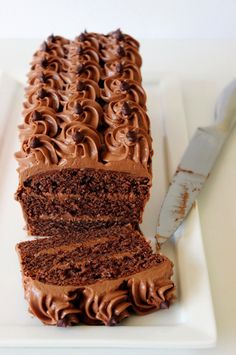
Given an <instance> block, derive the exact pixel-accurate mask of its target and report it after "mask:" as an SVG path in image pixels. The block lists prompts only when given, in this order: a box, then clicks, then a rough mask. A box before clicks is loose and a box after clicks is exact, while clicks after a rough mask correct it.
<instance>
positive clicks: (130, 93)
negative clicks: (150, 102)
mask: <svg viewBox="0 0 236 355" xmlns="http://www.w3.org/2000/svg"><path fill="white" fill-rule="evenodd" d="M101 97H102V98H103V100H104V101H106V102H109V101H111V100H112V101H113V100H123V99H128V100H131V101H134V102H136V103H137V104H139V105H140V106H142V107H145V104H146V94H145V91H144V90H143V88H142V86H141V85H140V84H138V83H137V81H134V80H130V79H126V80H122V79H118V78H112V77H111V78H107V79H105V81H104V89H103V90H101Z"/></svg>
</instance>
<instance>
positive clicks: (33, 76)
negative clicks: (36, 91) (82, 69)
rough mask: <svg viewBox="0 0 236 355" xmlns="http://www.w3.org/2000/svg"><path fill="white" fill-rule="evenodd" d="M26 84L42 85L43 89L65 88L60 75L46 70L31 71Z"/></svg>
mask: <svg viewBox="0 0 236 355" xmlns="http://www.w3.org/2000/svg"><path fill="white" fill-rule="evenodd" d="M28 83H29V85H30V86H35V85H36V86H37V85H39V84H44V85H45V87H48V88H51V89H55V90H63V88H64V87H65V81H64V80H63V78H62V76H61V75H60V73H57V72H55V71H52V70H47V69H45V70H42V69H40V70H34V71H31V72H30V73H29V75H28Z"/></svg>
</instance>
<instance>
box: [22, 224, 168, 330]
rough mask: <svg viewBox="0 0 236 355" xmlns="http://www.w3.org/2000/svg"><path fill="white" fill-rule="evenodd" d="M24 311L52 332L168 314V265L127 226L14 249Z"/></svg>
mask: <svg viewBox="0 0 236 355" xmlns="http://www.w3.org/2000/svg"><path fill="white" fill-rule="evenodd" d="M16 248H17V252H18V255H19V258H20V263H21V271H22V277H23V284H24V290H25V298H26V300H27V301H28V303H29V311H30V312H31V313H32V314H33V315H35V316H36V317H38V318H39V319H40V320H41V321H42V322H43V323H45V324H49V325H57V326H68V325H76V324H79V323H86V324H105V325H115V324H117V323H119V322H120V321H121V320H122V319H124V318H127V317H128V316H129V315H130V314H131V313H137V314H140V315H143V314H147V313H150V312H152V311H155V310H158V309H163V308H168V307H169V304H170V302H171V301H172V299H173V298H174V283H173V281H172V280H171V276H172V273H173V264H172V263H171V261H170V260H169V259H168V258H167V257H165V256H163V255H161V254H154V253H153V251H152V249H151V246H150V243H149V242H148V241H147V240H146V239H145V237H144V236H143V235H142V234H141V233H140V232H138V231H136V230H134V229H133V228H131V227H130V226H124V227H121V228H117V227H116V228H110V229H100V230H98V231H94V232H90V233H89V232H85V233H81V234H79V233H78V234H77V236H74V237H73V238H69V237H68V236H65V237H64V238H63V236H61V235H60V236H58V237H57V236H53V237H50V238H39V239H36V240H31V241H27V242H22V243H19V244H18V245H17V247H16Z"/></svg>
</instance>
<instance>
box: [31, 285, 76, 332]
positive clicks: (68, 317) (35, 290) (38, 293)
mask: <svg viewBox="0 0 236 355" xmlns="http://www.w3.org/2000/svg"><path fill="white" fill-rule="evenodd" d="M28 284H31V286H30V287H32V289H31V292H28V288H27V287H28ZM38 284H40V283H38ZM38 284H37V282H36V285H34V284H33V283H32V282H31V281H30V279H29V280H27V279H26V280H25V288H26V293H25V297H26V299H27V300H28V302H29V309H30V312H31V313H32V314H34V315H35V316H37V317H38V318H40V319H41V320H42V322H43V323H44V324H48V325H53V324H57V325H58V326H65V325H74V324H78V323H80V322H79V316H80V314H81V311H80V309H78V308H77V309H75V307H74V305H73V301H74V300H75V299H76V298H78V297H79V291H77V292H76V293H69V294H68V293H61V294H59V295H58V294H56V295H55V294H46V293H45V292H43V290H41V288H40V287H39V286H38Z"/></svg>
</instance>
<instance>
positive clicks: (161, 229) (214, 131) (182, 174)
mask: <svg viewBox="0 0 236 355" xmlns="http://www.w3.org/2000/svg"><path fill="white" fill-rule="evenodd" d="M235 121H236V80H234V81H232V82H231V83H230V84H229V85H227V86H226V87H225V89H224V90H223V91H222V93H221V95H220V96H219V98H218V100H217V103H216V106H215V114H214V124H213V125H211V126H208V127H199V128H198V129H197V130H196V132H195V134H194V135H193V137H192V139H191V140H190V143H189V145H188V147H187V149H186V150H185V152H184V154H183V157H182V159H181V161H180V163H179V165H178V167H177V169H176V171H175V174H174V176H173V178H172V181H171V183H170V186H169V189H168V191H167V194H166V196H165V198H164V201H163V203H162V206H161V210H160V213H159V217H158V224H157V233H156V240H157V244H158V246H159V245H160V244H162V243H164V242H166V241H167V240H168V239H169V238H170V237H171V236H172V235H173V234H174V232H175V231H176V230H177V228H178V227H179V226H180V224H181V223H182V222H183V220H184V219H185V217H186V216H187V215H188V213H189V211H190V209H191V207H192V205H193V203H194V201H195V200H196V198H197V196H198V195H199V193H200V191H201V189H202V187H203V185H204V183H205V182H206V180H207V178H208V176H209V174H210V172H211V170H212V168H213V166H214V164H215V162H216V160H217V157H218V155H219V153H220V151H221V149H222V147H223V145H224V143H225V141H226V140H227V138H228V136H229V134H230V132H231V131H232V129H233V126H234V124H235Z"/></svg>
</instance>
